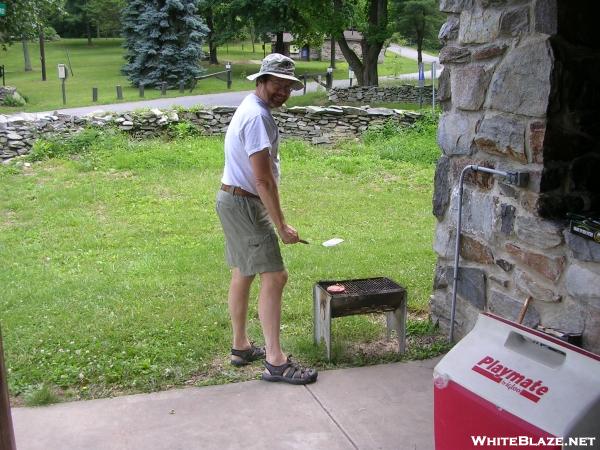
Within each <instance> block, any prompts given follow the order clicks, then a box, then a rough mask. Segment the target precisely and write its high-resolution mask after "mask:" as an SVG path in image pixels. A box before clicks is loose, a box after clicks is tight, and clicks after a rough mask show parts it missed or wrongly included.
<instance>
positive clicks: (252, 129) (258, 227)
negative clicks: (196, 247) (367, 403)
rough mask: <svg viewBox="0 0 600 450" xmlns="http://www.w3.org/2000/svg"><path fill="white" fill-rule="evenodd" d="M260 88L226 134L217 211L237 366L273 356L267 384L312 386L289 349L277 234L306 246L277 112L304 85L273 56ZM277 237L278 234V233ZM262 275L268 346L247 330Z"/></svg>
mask: <svg viewBox="0 0 600 450" xmlns="http://www.w3.org/2000/svg"><path fill="white" fill-rule="evenodd" d="M248 79H249V80H256V90H255V92H254V93H252V94H249V95H248V96H247V97H246V98H245V99H244V100H243V101H242V103H241V104H240V106H239V107H238V108H237V110H236V112H235V114H234V115H233V117H232V119H231V123H230V124H229V127H228V129H227V134H226V135H225V168H224V170H223V178H222V179H221V182H222V185H221V189H220V190H219V192H218V194H217V206H216V209H217V214H218V215H219V219H220V220H221V225H222V226H223V232H224V234H225V247H226V258H227V263H228V264H229V266H230V267H231V269H232V272H231V283H230V286H229V295H228V305H229V314H230V316H231V324H232V328H233V346H232V350H231V363H232V364H233V365H235V366H242V365H245V364H248V363H250V362H252V361H255V360H257V359H262V358H265V362H264V364H265V371H264V372H263V374H262V379H263V380H266V381H284V382H287V383H291V384H307V383H312V382H314V381H316V379H317V371H316V370H314V369H310V368H306V367H302V366H300V365H299V364H298V363H296V362H294V361H292V360H291V359H290V358H288V357H286V356H285V354H284V353H283V351H282V350H281V345H280V340H279V331H280V324H281V297H282V293H283V288H284V286H285V284H286V282H287V278H288V274H287V271H286V270H285V268H284V265H283V259H282V258H281V252H280V250H279V242H278V240H277V234H279V237H280V238H281V240H282V241H283V243H284V244H296V243H298V242H299V237H298V232H297V231H296V229H295V228H294V227H292V226H291V225H289V224H288V223H287V222H286V220H285V217H284V215H283V211H282V209H281V204H280V201H279V191H278V183H279V154H278V151H279V130H278V128H277V124H276V123H275V120H274V119H273V116H272V115H271V109H272V108H278V107H280V106H281V105H283V103H284V102H285V101H286V100H287V99H288V98H289V96H290V93H291V91H292V90H294V89H296V90H297V89H302V88H303V87H304V85H303V84H302V82H301V81H300V80H299V79H298V78H296V77H295V76H294V62H293V61H292V60H291V59H290V58H288V57H286V56H283V55H280V54H278V53H274V54H271V55H269V56H267V57H266V58H265V59H264V60H263V61H262V65H261V68H260V72H258V73H255V74H253V75H250V76H248ZM274 227H275V229H276V230H277V234H276V233H275V229H274ZM256 274H258V275H259V277H260V293H259V300H258V315H259V318H260V323H261V326H262V331H263V336H264V339H265V349H266V354H265V349H263V348H259V347H256V346H254V344H252V343H251V342H250V340H249V339H248V335H247V330H246V325H247V316H248V300H249V295H250V286H251V285H252V282H253V281H254V278H255V276H256Z"/></svg>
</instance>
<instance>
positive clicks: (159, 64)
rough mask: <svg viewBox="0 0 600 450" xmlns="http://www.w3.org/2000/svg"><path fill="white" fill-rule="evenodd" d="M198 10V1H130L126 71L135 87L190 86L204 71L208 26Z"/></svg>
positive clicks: (125, 15) (125, 16) (126, 14)
mask: <svg viewBox="0 0 600 450" xmlns="http://www.w3.org/2000/svg"><path fill="white" fill-rule="evenodd" d="M196 13H197V9H196V0H153V1H143V0H129V1H128V2H127V5H126V6H125V8H124V9H123V34H124V36H125V43H124V46H125V48H126V55H125V59H126V61H127V64H125V65H124V66H123V68H122V72H123V73H124V74H125V75H126V76H127V77H128V78H129V80H130V81H131V83H132V84H133V85H134V86H139V85H140V84H143V85H144V86H153V87H158V86H160V85H161V84H162V83H163V82H165V83H167V86H169V87H174V86H177V85H178V83H179V82H180V81H183V82H184V83H185V84H186V85H190V84H191V83H192V82H193V81H194V79H195V78H196V77H197V76H199V75H200V74H201V73H202V72H203V69H202V68H201V67H200V64H199V63H200V58H201V57H202V43H203V41H204V38H205V37H206V35H207V34H208V28H207V27H206V25H205V24H204V22H203V21H202V20H201V19H200V18H199V17H198V16H197V14H196Z"/></svg>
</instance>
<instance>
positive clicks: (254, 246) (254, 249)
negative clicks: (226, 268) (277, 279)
mask: <svg viewBox="0 0 600 450" xmlns="http://www.w3.org/2000/svg"><path fill="white" fill-rule="evenodd" d="M281 261H282V260H281V253H280V252H279V246H278V245H277V236H276V235H275V234H274V233H267V234H265V235H262V236H252V237H250V238H248V269H249V270H250V271H252V272H254V273H258V272H263V271H272V270H280V269H279V267H281V265H282V262H281Z"/></svg>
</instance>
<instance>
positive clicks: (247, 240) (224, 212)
mask: <svg viewBox="0 0 600 450" xmlns="http://www.w3.org/2000/svg"><path fill="white" fill-rule="evenodd" d="M216 210H217V214H218V216H219V219H220V220H221V225H222V227H223V232H224V233H225V259H226V261H227V264H229V266H230V267H232V268H233V267H237V268H238V269H239V270H240V273H241V274H242V275H245V276H250V275H255V274H257V273H263V272H279V271H282V270H284V265H283V258H282V257H281V251H280V250H279V241H278V239H277V234H276V233H275V230H274V229H273V225H272V223H271V221H270V219H269V214H268V213H267V209H266V208H265V207H264V205H263V204H262V202H261V201H260V200H259V199H257V198H252V197H241V196H238V195H232V194H230V193H229V192H225V191H222V190H219V192H218V193H217V206H216Z"/></svg>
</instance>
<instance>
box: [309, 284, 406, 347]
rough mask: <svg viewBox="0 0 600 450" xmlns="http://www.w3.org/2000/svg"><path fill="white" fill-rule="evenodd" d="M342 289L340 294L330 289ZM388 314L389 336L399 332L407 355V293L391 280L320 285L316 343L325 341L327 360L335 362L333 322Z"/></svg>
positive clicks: (315, 304) (317, 289)
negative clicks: (334, 320)
mask: <svg viewBox="0 0 600 450" xmlns="http://www.w3.org/2000/svg"><path fill="white" fill-rule="evenodd" d="M332 285H341V286H343V287H344V288H345V290H344V291H343V292H340V293H330V292H328V291H327V288H328V287H329V286H332ZM380 312H384V313H386V320H387V335H388V339H389V338H390V336H391V330H392V329H395V330H396V334H397V336H398V351H399V353H404V350H405V345H406V344H405V342H406V338H405V333H406V289H404V288H403V287H402V286H400V285H399V284H397V283H396V282H395V281H392V280H390V279H389V278H384V277H378V278H365V279H359V280H341V281H319V282H318V283H316V284H315V286H314V289H313V313H314V317H313V320H314V341H315V344H319V343H320V342H321V340H323V339H324V340H325V345H326V347H327V359H331V319H333V318H336V317H343V316H350V315H354V314H368V313H380Z"/></svg>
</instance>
